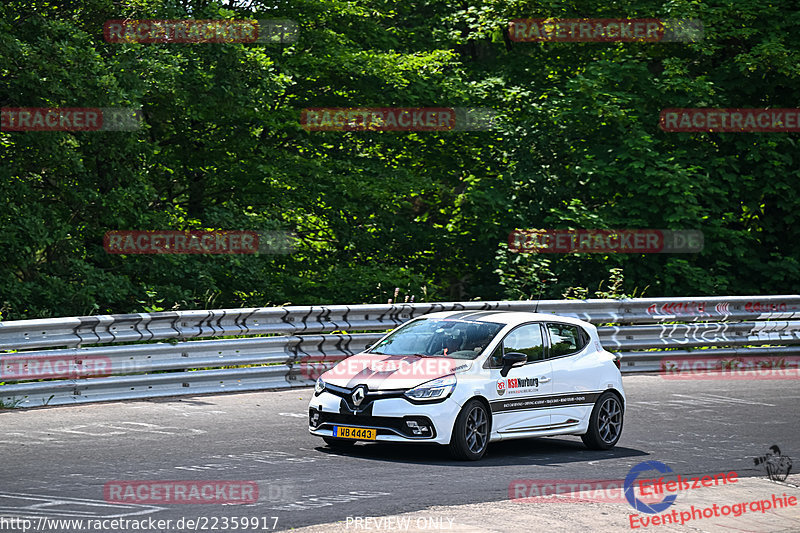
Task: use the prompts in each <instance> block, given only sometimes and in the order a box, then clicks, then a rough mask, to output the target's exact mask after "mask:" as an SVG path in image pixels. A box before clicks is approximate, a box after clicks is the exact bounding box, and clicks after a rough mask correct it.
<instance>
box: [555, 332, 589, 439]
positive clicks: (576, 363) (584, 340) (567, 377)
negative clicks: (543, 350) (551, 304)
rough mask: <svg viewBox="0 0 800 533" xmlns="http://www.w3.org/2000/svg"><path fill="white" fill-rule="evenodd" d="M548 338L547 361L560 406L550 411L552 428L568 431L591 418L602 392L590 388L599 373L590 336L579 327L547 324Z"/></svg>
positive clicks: (556, 398) (556, 402) (557, 402)
mask: <svg viewBox="0 0 800 533" xmlns="http://www.w3.org/2000/svg"><path fill="white" fill-rule="evenodd" d="M544 329H545V332H546V337H547V339H546V340H547V360H548V361H549V362H550V365H551V371H552V376H553V382H552V385H553V400H554V404H555V405H557V407H556V408H555V409H553V410H552V411H551V413H550V414H551V420H550V422H551V424H552V425H553V426H554V427H569V426H573V425H578V423H579V422H580V421H581V420H583V419H585V418H586V417H588V416H589V415H590V414H591V412H592V407H593V406H594V402H595V401H596V400H597V398H598V397H599V396H600V392H599V391H595V390H591V389H590V388H587V384H591V383H593V382H595V381H596V379H594V377H593V376H594V375H597V371H598V369H599V367H598V362H597V360H596V358H594V357H592V352H593V349H592V346H591V344H590V343H589V334H588V333H586V332H585V331H583V329H582V328H581V327H580V326H577V325H574V324H563V323H558V322H548V323H547V324H545V328H544Z"/></svg>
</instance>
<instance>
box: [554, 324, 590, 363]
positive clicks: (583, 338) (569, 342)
mask: <svg viewBox="0 0 800 533" xmlns="http://www.w3.org/2000/svg"><path fill="white" fill-rule="evenodd" d="M547 334H548V335H549V336H550V357H560V356H562V355H569V354H572V353H577V352H579V351H580V350H581V349H583V347H584V346H586V342H587V339H588V337H589V336H588V335H587V334H586V333H585V332H584V331H583V330H581V328H579V327H578V326H573V325H571V324H552V323H551V324H547Z"/></svg>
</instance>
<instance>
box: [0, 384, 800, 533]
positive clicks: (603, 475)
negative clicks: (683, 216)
mask: <svg viewBox="0 0 800 533" xmlns="http://www.w3.org/2000/svg"><path fill="white" fill-rule="evenodd" d="M624 384H625V390H626V393H627V395H628V400H629V403H628V408H627V413H626V418H625V427H624V431H623V436H622V439H621V440H620V442H619V444H618V445H617V447H616V448H614V449H613V450H610V451H606V452H596V451H589V450H587V449H585V448H584V446H583V444H582V442H581V441H580V439H579V438H578V437H563V438H543V439H526V440H518V441H511V442H504V443H498V444H494V445H491V446H490V448H489V452H488V455H487V456H486V457H485V458H484V459H483V460H482V461H480V462H457V461H453V460H451V459H450V458H449V456H448V454H447V451H446V449H443V448H439V447H435V446H434V447H432V446H424V445H414V446H401V445H386V444H365V445H361V444H359V445H357V446H356V447H355V448H354V449H352V450H351V451H348V452H346V453H341V452H334V451H332V450H330V449H328V448H327V447H326V446H325V445H324V443H323V442H322V440H321V439H318V438H316V437H312V436H311V435H309V433H308V431H307V424H306V408H307V404H308V399H309V396H310V395H311V390H310V389H296V390H291V391H282V392H262V393H248V394H230V395H217V396H198V397H189V398H182V399H178V398H175V399H166V400H154V401H135V402H124V403H109V404H99V405H84V406H74V407H54V408H39V409H29V410H19V411H3V412H2V413H0V422H2V428H3V429H2V432H0V450H2V458H3V460H2V463H0V481H2V485H0V517H6V521H5V522H3V519H0V531H3V532H5V531H22V528H19V526H20V523H19V522H9V521H8V519H11V518H14V517H17V518H18V517H23V516H24V517H29V518H30V519H31V520H32V525H33V529H31V530H36V529H35V528H37V527H38V528H39V530H40V531H48V532H60V531H89V530H91V531H98V530H99V529H86V526H85V525H84V527H83V529H80V528H75V527H64V524H63V523H62V524H58V523H54V522H49V521H46V520H45V519H48V520H50V519H83V520H92V519H108V520H111V519H114V518H122V519H129V520H131V519H136V520H141V519H150V518H152V519H153V520H154V522H153V523H155V524H157V521H158V520H167V519H169V520H172V523H171V524H169V526H165V525H163V524H162V526H161V527H158V526H155V527H151V528H149V529H148V530H149V531H165V532H167V531H168V532H173V531H185V530H190V529H197V530H204V529H205V530H208V531H210V530H212V529H211V528H210V526H211V525H214V522H213V521H212V520H213V519H216V520H217V526H218V527H217V530H221V524H222V522H221V519H222V518H223V517H227V518H228V519H230V518H231V517H248V518H249V519H250V520H253V519H258V520H259V530H261V531H263V530H265V529H273V528H274V529H276V530H285V529H290V528H296V527H301V526H308V525H313V524H321V523H328V522H333V521H337V520H346V519H347V517H355V516H377V515H391V514H399V513H407V512H410V511H417V510H420V511H422V510H424V509H426V508H429V507H431V506H447V505H456V504H476V503H486V502H488V503H486V505H488V506H491V505H492V504H491V502H497V501H501V500H507V499H508V497H509V493H508V488H509V484H510V483H511V482H512V480H517V479H623V478H624V477H625V476H626V474H627V473H628V471H629V470H630V469H631V467H633V466H634V465H636V464H638V463H640V462H642V461H647V460H657V461H661V462H663V463H665V464H667V465H668V466H670V467H671V468H672V469H673V470H674V471H675V472H676V473H680V474H681V475H690V474H691V475H697V474H715V473H720V472H729V471H732V470H734V471H736V472H737V473H738V474H739V476H740V477H743V478H744V477H748V476H758V477H763V476H764V471H763V470H760V469H759V468H757V467H756V466H755V465H754V464H753V458H754V457H756V456H760V455H763V454H764V453H765V452H766V451H767V449H768V448H769V446H771V445H774V444H777V445H778V446H780V448H781V451H782V452H783V454H784V455H788V456H790V457H794V458H796V459H795V463H797V464H796V466H795V468H794V470H798V468H799V467H800V443H799V442H798V441H800V438H799V437H800V427H799V426H798V413H800V387H798V382H797V381H796V380H784V381H759V380H736V381H673V380H667V379H664V378H662V377H660V376H656V375H647V376H641V375H640V376H627V377H625V378H624ZM125 480H151V481H152V480H198V481H209V480H231V481H254V482H256V483H257V485H258V494H259V496H258V501H257V502H255V503H248V504H238V505H231V504H224V505H223V504H213V505H209V504H163V503H159V502H154V503H152V504H147V503H137V504H125V505H119V504H109V503H107V502H106V500H105V497H104V486H106V484H107V483H109V482H118V481H125ZM204 517H205V520H206V521H205V522H203V521H202V520H203V518H204ZM273 517H275V518H273ZM181 518H184V519H193V520H198V519H199V520H200V522H198V523H196V524H195V526H196V527H195V528H190V527H186V525H185V522H184V524H183V525H184V527H182V528H181V527H178V526H177V521H178V520H179V519H181ZM39 519H42V520H45V521H44V522H40V521H39ZM228 523H229V524H230V522H228ZM204 524H205V526H206V527H205V528H204V527H203V525H204ZM240 524H241V522H240ZM249 524H252V522H250V523H249ZM73 525H74V524H73ZM151 525H152V524H151ZM43 527H46V529H43ZM228 529H229V530H232V529H233V527H231V526H230V525H229V527H228ZM523 529H524V528H523ZM100 530H103V531H112V530H113V531H126V530H132V529H130V528H129V529H125V528H122V527H119V526H118V527H116V528H111V527H109V528H108V529H100ZM512 530H517V525H514V524H509V529H508V531H512Z"/></svg>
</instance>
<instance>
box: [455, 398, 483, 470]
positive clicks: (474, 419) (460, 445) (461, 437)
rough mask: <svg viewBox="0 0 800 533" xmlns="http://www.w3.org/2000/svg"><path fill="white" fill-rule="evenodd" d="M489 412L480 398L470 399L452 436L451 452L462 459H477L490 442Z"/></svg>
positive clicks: (457, 421)
mask: <svg viewBox="0 0 800 533" xmlns="http://www.w3.org/2000/svg"><path fill="white" fill-rule="evenodd" d="M489 429H490V423H489V412H488V410H487V409H486V405H484V403H483V402H481V401H480V400H470V401H468V402H467V403H466V405H464V407H463V408H462V409H461V412H460V413H458V417H457V418H456V423H455V425H454V426H453V435H452V436H451V437H450V454H451V455H452V456H453V457H454V458H456V459H460V460H466V461H477V460H478V459H480V458H481V457H483V454H485V453H486V448H487V446H488V444H489Z"/></svg>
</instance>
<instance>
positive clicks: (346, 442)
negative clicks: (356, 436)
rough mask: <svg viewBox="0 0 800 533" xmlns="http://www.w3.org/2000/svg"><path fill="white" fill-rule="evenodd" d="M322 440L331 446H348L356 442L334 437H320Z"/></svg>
mask: <svg viewBox="0 0 800 533" xmlns="http://www.w3.org/2000/svg"><path fill="white" fill-rule="evenodd" d="M322 440H324V441H325V444H327V445H328V446H330V447H331V448H349V447H350V446H352V445H353V444H355V443H356V441H354V440H348V439H337V438H336V437H322Z"/></svg>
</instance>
